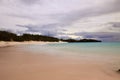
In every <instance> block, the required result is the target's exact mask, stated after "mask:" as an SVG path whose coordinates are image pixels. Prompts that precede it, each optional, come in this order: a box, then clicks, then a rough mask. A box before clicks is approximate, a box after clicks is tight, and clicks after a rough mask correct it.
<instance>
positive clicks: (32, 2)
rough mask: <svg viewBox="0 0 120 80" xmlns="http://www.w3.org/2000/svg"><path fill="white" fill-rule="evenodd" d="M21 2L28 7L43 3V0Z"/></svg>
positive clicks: (24, 0)
mask: <svg viewBox="0 0 120 80" xmlns="http://www.w3.org/2000/svg"><path fill="white" fill-rule="evenodd" d="M20 1H21V2H22V3H24V4H27V5H34V4H39V3H41V0H20Z"/></svg>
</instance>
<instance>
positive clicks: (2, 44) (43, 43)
mask: <svg viewBox="0 0 120 80" xmlns="http://www.w3.org/2000/svg"><path fill="white" fill-rule="evenodd" d="M54 43H55V44H56V43H66V42H43V41H24V42H14V41H13V42H10V41H8V42H6V41H0V48H3V47H10V46H15V45H27V44H40V45H45V44H54Z"/></svg>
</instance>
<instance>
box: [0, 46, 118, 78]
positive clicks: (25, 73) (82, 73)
mask: <svg viewBox="0 0 120 80" xmlns="http://www.w3.org/2000/svg"><path fill="white" fill-rule="evenodd" d="M0 80H120V74H118V73H117V72H115V71H112V70H111V71H109V69H108V67H104V65H103V64H102V63H98V62H95V61H89V60H80V59H75V58H65V57H59V56H53V55H47V54H46V55H44V54H41V55H40V54H33V53H28V52H25V51H19V50H17V49H16V48H15V47H6V48H5V47H4V48H0Z"/></svg>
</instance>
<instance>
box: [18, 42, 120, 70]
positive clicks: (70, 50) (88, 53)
mask: <svg viewBox="0 0 120 80" xmlns="http://www.w3.org/2000/svg"><path fill="white" fill-rule="evenodd" d="M20 47H21V49H22V50H23V49H24V50H27V51H30V52H33V53H37V54H48V55H54V56H60V57H72V58H73V57H74V58H79V59H81V60H83V61H84V60H88V61H89V60H91V61H93V62H94V61H96V62H97V63H103V64H105V65H108V66H109V67H112V69H115V70H116V69H119V68H120V42H101V43H54V44H53V43H52V44H46V45H41V44H37V45H36V44H35V45H22V46H20Z"/></svg>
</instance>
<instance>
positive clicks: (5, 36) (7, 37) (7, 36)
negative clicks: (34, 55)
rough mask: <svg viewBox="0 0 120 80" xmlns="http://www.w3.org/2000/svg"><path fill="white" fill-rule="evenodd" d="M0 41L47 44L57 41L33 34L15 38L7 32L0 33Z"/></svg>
mask: <svg viewBox="0 0 120 80" xmlns="http://www.w3.org/2000/svg"><path fill="white" fill-rule="evenodd" d="M0 41H18V42H21V41H49V42H58V41H59V39H57V38H54V37H49V36H42V35H33V34H23V35H21V36H17V35H16V34H14V33H11V32H7V31H0Z"/></svg>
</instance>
